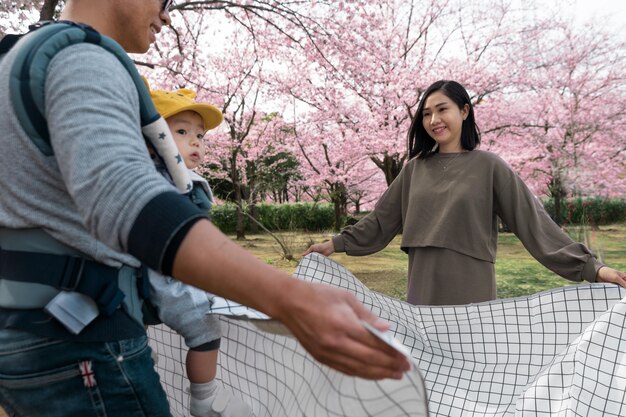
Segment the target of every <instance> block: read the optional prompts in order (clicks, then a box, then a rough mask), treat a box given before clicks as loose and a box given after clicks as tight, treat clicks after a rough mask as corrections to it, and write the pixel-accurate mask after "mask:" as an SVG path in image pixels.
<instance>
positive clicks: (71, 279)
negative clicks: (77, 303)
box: [59, 256, 85, 291]
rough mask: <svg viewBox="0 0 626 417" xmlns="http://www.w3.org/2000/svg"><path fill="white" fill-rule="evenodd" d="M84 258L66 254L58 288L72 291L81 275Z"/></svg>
mask: <svg viewBox="0 0 626 417" xmlns="http://www.w3.org/2000/svg"><path fill="white" fill-rule="evenodd" d="M84 267H85V259H84V258H81V257H78V256H68V257H67V258H66V261H65V268H64V269H63V276H62V277H61V281H60V285H59V288H60V289H62V290H65V291H74V290H75V289H76V287H78V284H79V283H80V280H81V278H82V276H83V269H84Z"/></svg>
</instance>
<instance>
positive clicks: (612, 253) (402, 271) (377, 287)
mask: <svg viewBox="0 0 626 417" xmlns="http://www.w3.org/2000/svg"><path fill="white" fill-rule="evenodd" d="M569 232H570V234H571V235H572V236H574V237H576V236H578V235H579V233H578V230H577V229H576V228H571V230H569ZM278 235H279V236H280V237H281V238H283V239H284V240H285V242H287V244H288V245H289V247H290V248H291V250H292V251H293V253H294V254H296V255H297V256H296V260H294V261H286V260H284V259H282V257H281V253H280V248H279V246H278V244H277V243H276V242H275V241H274V240H273V239H272V238H271V237H270V236H269V235H248V239H247V240H245V241H241V242H239V244H241V245H242V246H243V247H245V248H246V249H248V250H250V251H252V253H254V254H255V255H256V256H257V257H258V258H259V259H261V260H263V261H265V262H267V263H270V264H271V265H273V266H275V267H277V268H279V269H281V270H284V271H286V272H288V273H292V272H293V271H294V270H295V267H296V265H297V262H298V260H299V259H300V256H299V255H300V254H301V253H302V252H303V251H304V250H305V249H306V248H307V247H308V246H309V245H310V244H311V243H315V242H322V241H324V240H327V239H330V237H331V236H332V233H330V232H328V233H279V234H278ZM590 238H591V240H590V241H591V246H592V248H593V250H594V251H598V252H599V253H600V254H601V256H602V257H603V259H604V262H605V263H606V264H607V265H609V266H611V267H613V268H616V269H620V270H622V271H626V224H619V225H617V224H614V225H608V226H601V227H600V228H598V229H597V230H593V231H592V232H591V236H590ZM331 257H332V259H334V260H336V261H337V262H339V263H341V264H343V265H345V266H346V268H348V270H350V271H351V272H352V273H353V274H354V275H355V276H356V277H357V278H359V279H360V280H361V281H363V283H364V284H365V285H367V286H368V287H369V288H370V289H372V290H374V291H378V292H381V293H383V294H388V295H391V296H393V297H395V298H400V299H405V298H406V285H407V283H406V272H407V256H406V254H404V252H402V251H401V250H400V236H398V237H396V238H395V239H394V240H393V241H392V242H391V243H390V244H389V246H387V248H385V249H384V250H382V251H380V252H378V253H376V254H373V255H369V256H359V257H356V256H347V255H346V254H343V253H337V254H333V255H332V256H331ZM496 282H497V289H498V298H509V297H518V296H523V295H529V294H533V293H536V292H539V291H544V290H547V289H551V288H556V287H561V286H564V285H572V284H573V283H572V282H570V281H568V280H566V279H563V278H561V277H560V276H558V275H556V274H554V273H553V272H551V271H549V270H548V269H546V268H545V267H544V266H543V265H541V264H540V263H539V262H537V261H536V260H535V259H534V258H533V257H532V256H531V255H530V254H529V253H528V252H527V251H526V249H525V248H524V246H523V245H522V244H521V242H520V241H519V240H518V239H517V237H516V236H515V235H513V234H511V233H501V234H500V236H499V243H498V257H497V260H496Z"/></svg>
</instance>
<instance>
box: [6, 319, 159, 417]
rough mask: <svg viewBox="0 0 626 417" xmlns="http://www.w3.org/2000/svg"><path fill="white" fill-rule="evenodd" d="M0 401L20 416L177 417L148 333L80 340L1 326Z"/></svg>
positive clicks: (11, 411) (11, 412)
mask: <svg viewBox="0 0 626 417" xmlns="http://www.w3.org/2000/svg"><path fill="white" fill-rule="evenodd" d="M0 405H2V407H4V409H5V410H6V411H7V412H8V413H9V415H10V416H18V417H26V416H41V417H61V416H84V417H91V416H94V417H95V416H97V417H105V416H106V417H122V416H124V417H147V416H158V417H171V414H170V412H169V405H168V403H167V397H166V395H165V392H164V391H163V388H162V387H161V384H160V382H159V375H158V374H157V373H156V371H155V370H154V363H153V361H152V358H151V356H150V347H149V346H148V339H147V337H146V336H143V337H139V338H136V339H128V340H121V341H117V342H107V343H104V342H102V343H77V342H67V341H62V340H52V339H46V338H42V337H38V336H35V335H32V334H30V333H26V332H22V331H17V330H0Z"/></svg>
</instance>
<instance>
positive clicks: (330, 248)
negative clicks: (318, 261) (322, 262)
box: [302, 240, 335, 256]
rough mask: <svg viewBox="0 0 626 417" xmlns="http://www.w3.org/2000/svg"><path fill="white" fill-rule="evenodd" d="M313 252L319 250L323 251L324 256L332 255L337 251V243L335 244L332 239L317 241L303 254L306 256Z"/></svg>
mask: <svg viewBox="0 0 626 417" xmlns="http://www.w3.org/2000/svg"><path fill="white" fill-rule="evenodd" d="M311 252H317V253H321V254H322V255H324V256H330V255H332V254H333V253H335V245H333V241H332V240H329V241H328V242H324V243H316V244H314V245H311V246H309V248H308V249H307V250H306V251H305V252H304V253H303V254H302V256H306V255H308V254H309V253H311Z"/></svg>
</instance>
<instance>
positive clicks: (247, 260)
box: [173, 220, 409, 379]
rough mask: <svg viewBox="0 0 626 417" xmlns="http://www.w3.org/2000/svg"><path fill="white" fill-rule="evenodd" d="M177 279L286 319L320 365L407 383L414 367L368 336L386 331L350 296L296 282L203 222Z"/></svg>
mask: <svg viewBox="0 0 626 417" xmlns="http://www.w3.org/2000/svg"><path fill="white" fill-rule="evenodd" d="M173 276H174V277H176V278H178V279H180V280H181V281H184V282H186V283H188V284H191V285H194V286H196V287H198V288H202V289H204V290H206V291H209V292H212V293H216V294H220V295H222V296H224V297H227V298H230V299H232V300H235V301H237V302H239V303H242V304H245V305H248V306H250V307H253V308H255V309H257V310H259V311H262V312H264V313H266V314H268V315H269V316H271V317H273V318H275V319H277V320H280V321H281V322H282V323H283V324H285V325H286V326H287V327H288V328H289V329H290V330H291V332H292V333H293V334H294V336H296V338H298V340H299V341H300V343H302V345H303V346H304V348H305V349H306V350H308V351H309V352H310V353H311V354H312V355H313V356H314V357H315V358H316V359H317V360H319V361H320V362H322V363H324V364H326V365H328V366H330V367H332V368H335V369H337V370H339V371H341V372H344V373H346V374H348V375H354V376H359V377H362V378H369V379H380V378H401V377H402V374H403V372H405V371H406V370H408V369H409V363H408V362H407V361H406V359H405V358H404V357H403V356H402V355H401V354H400V353H398V352H396V351H395V350H393V349H392V348H390V347H389V346H387V345H386V344H385V343H383V342H381V341H380V340H378V339H377V338H376V337H374V336H373V335H372V334H370V332H369V331H367V330H366V329H365V328H364V327H363V325H362V324H361V323H360V320H365V321H367V322H368V323H370V324H372V325H374V326H376V327H377V328H378V329H380V330H385V329H386V325H385V324H384V323H381V321H380V320H378V319H377V318H376V317H375V316H374V315H373V314H372V313H371V312H369V311H367V310H366V309H365V307H364V306H363V305H361V304H360V303H359V302H358V301H357V300H356V299H355V298H354V297H353V296H352V295H351V294H349V293H348V292H346V291H344V290H341V289H338V288H333V287H330V286H327V285H322V284H317V285H316V284H310V283H306V282H303V281H300V280H297V279H294V278H292V277H290V276H289V275H287V274H286V273H283V272H280V271H278V270H276V269H274V268H272V267H271V266H269V265H267V264H265V263H263V262H261V261H260V260H258V259H257V258H255V257H254V256H253V255H251V254H250V253H249V252H247V251H245V250H244V249H242V248H241V247H240V246H238V245H237V244H235V243H234V242H232V241H231V240H230V239H229V238H228V237H227V236H225V235H224V234H222V233H221V232H220V231H219V230H218V229H217V228H216V227H215V226H213V225H212V224H211V223H210V222H209V221H207V220H200V221H197V222H196V223H195V224H194V225H193V226H192V227H191V229H190V230H189V232H188V233H187V235H186V236H185V238H184V239H183V241H182V243H181V245H180V246H179V248H178V251H177V253H176V256H175V259H174V265H173Z"/></svg>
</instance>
